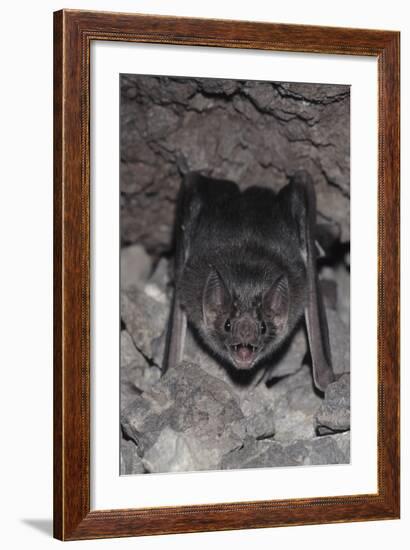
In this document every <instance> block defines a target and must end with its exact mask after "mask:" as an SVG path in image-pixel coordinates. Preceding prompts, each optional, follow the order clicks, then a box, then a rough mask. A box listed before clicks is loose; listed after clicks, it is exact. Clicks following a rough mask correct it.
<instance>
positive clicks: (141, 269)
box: [121, 244, 152, 290]
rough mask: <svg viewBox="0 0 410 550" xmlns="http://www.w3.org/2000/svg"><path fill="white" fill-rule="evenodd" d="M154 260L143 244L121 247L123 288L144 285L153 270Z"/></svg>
mask: <svg viewBox="0 0 410 550" xmlns="http://www.w3.org/2000/svg"><path fill="white" fill-rule="evenodd" d="M151 268H152V260H151V258H150V256H148V254H147V253H146V251H145V249H144V247H143V246H141V245H139V244H134V245H132V246H127V247H125V248H122V249H121V290H128V289H130V288H132V287H135V286H139V285H143V284H144V283H145V282H146V280H147V279H148V276H149V274H150V272H151Z"/></svg>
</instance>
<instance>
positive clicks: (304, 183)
mask: <svg viewBox="0 0 410 550" xmlns="http://www.w3.org/2000/svg"><path fill="white" fill-rule="evenodd" d="M289 194H290V195H289V200H290V208H291V213H292V218H293V220H294V222H295V223H296V226H297V228H298V235H299V241H300V247H301V252H302V257H303V260H304V262H305V266H306V272H307V286H308V296H307V306H306V309H305V320H306V327H307V333H308V339H309V347H310V354H311V357H312V367H313V378H314V382H315V385H316V387H317V388H318V389H320V390H322V391H324V390H325V389H326V387H327V386H328V384H330V382H333V381H334V374H333V370H332V360H331V352H330V344H329V330H328V325H327V319H326V311H325V308H324V305H323V299H322V293H321V290H320V287H319V279H318V275H317V270H316V245H315V238H314V235H315V225H316V195H315V191H314V187H313V181H312V178H311V176H310V175H309V174H308V173H307V172H305V171H300V172H297V173H296V174H295V175H294V176H293V177H292V178H291V181H290V184H289Z"/></svg>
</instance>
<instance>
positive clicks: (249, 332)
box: [235, 317, 257, 342]
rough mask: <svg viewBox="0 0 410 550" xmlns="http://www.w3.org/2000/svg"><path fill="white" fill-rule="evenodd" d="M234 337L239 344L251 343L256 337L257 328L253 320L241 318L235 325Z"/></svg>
mask: <svg viewBox="0 0 410 550" xmlns="http://www.w3.org/2000/svg"><path fill="white" fill-rule="evenodd" d="M235 328H236V331H235V332H236V336H237V337H238V338H239V340H240V341H241V342H253V341H254V339H255V337H256V336H257V326H256V323H255V321H254V320H253V319H250V318H249V317H242V318H241V319H238V321H237V323H236V327H235Z"/></svg>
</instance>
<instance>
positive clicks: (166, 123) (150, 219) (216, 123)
mask: <svg viewBox="0 0 410 550" xmlns="http://www.w3.org/2000/svg"><path fill="white" fill-rule="evenodd" d="M349 109H350V101H349V88H348V87H347V86H334V85H328V84H309V85H307V84H298V83H278V82H257V81H238V80H228V79H204V78H170V77H164V76H158V77H155V76H142V75H123V76H122V77H121V111H120V118H121V136H120V137H121V193H122V202H121V235H122V240H123V242H127V243H132V242H138V243H139V244H142V245H143V246H144V247H145V248H146V250H148V251H149V252H152V253H154V254H155V255H156V256H158V255H160V254H161V253H163V252H167V251H169V250H170V249H171V246H172V226H173V222H174V213H175V204H176V197H177V193H178V189H179V187H180V184H181V180H182V177H183V175H184V174H185V173H186V172H187V171H188V170H201V171H202V172H203V173H204V174H207V175H211V176H215V177H223V178H226V179H233V180H235V181H237V182H238V183H239V184H240V186H241V187H242V188H245V187H247V186H249V185H265V186H269V187H271V188H273V189H275V190H278V189H279V188H280V187H281V186H283V185H284V184H285V183H286V181H287V177H288V175H290V174H291V173H292V172H294V171H295V170H297V169H300V168H305V169H307V170H309V171H310V172H311V173H312V176H313V178H314V180H315V183H316V189H317V199H318V201H317V202H318V209H319V213H320V214H323V217H324V219H326V220H328V219H329V218H332V220H333V222H334V223H336V224H337V226H338V228H339V229H340V238H341V240H342V242H346V241H348V240H349V238H350V237H349V235H350V224H349V209H350V198H349V193H350V170H349V142H350V140H349V131H350V122H349V120H350V118H349V114H350V113H349ZM272 144H274V147H272ZM159 220H160V223H159Z"/></svg>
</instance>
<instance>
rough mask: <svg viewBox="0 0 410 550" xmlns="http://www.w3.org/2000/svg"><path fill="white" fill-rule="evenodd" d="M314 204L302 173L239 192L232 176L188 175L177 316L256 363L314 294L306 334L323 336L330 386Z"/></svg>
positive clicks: (246, 364)
mask: <svg viewBox="0 0 410 550" xmlns="http://www.w3.org/2000/svg"><path fill="white" fill-rule="evenodd" d="M314 208H315V205H314V191H313V185H311V183H310V178H309V177H308V176H307V175H305V174H304V173H303V174H299V175H298V176H297V177H296V183H294V184H293V185H291V184H290V185H287V186H285V187H284V188H283V189H282V190H281V191H280V192H279V193H278V194H275V193H274V192H273V191H271V190H269V189H264V188H260V187H250V188H248V189H246V190H245V191H242V192H241V191H240V190H239V188H238V186H237V185H236V184H235V183H233V182H229V181H225V180H215V179H211V178H207V177H204V176H200V175H198V174H190V175H188V176H187V178H186V180H185V182H184V185H183V189H182V191H181V200H180V207H179V212H178V221H177V232H176V239H177V254H176V270H175V274H176V295H175V300H174V308H177V310H178V311H174V321H175V319H177V320H178V316H179V315H186V317H187V319H188V322H189V323H190V324H191V326H192V327H193V328H194V329H195V331H196V332H197V334H198V335H199V336H200V338H201V340H202V342H203V343H204V344H205V346H206V347H208V349H210V350H211V351H212V352H213V354H215V355H217V356H219V357H220V358H221V359H222V360H223V361H224V362H228V363H229V364H231V365H232V366H233V367H234V368H237V369H242V370H249V369H251V368H252V367H254V366H255V365H257V364H260V363H261V362H262V361H264V360H265V359H267V358H268V357H269V356H270V355H272V354H273V353H274V352H275V351H276V350H277V349H278V348H279V347H280V346H281V345H282V344H283V343H284V342H285V340H286V339H287V338H288V337H289V335H290V334H291V333H292V331H293V330H294V328H295V326H296V324H297V323H298V322H299V321H300V319H301V318H302V316H303V315H304V314H305V315H307V313H306V312H308V311H311V310H312V303H313V304H314V305H315V304H316V306H317V305H318V304H319V315H318V317H319V324H320V326H319V328H317V326H316V325H317V324H318V323H316V324H315V323H314V321H315V317H313V321H310V324H311V325H312V327H313V328H312V327H311V329H310V331H309V326H308V333H310V340H312V334H313V339H315V338H317V334H319V336H320V338H322V339H323V341H324V343H323V342H320V343H319V344H320V346H322V348H323V349H325V355H326V353H327V356H328V361H327V363H328V364H327V365H323V364H321V365H320V368H319V371H320V376H319V377H318V378H320V379H321V381H320V382H319V383H317V384H316V385H318V386H319V387H320V388H321V389H323V387H324V386H326V385H327V383H328V382H329V381H331V380H332V379H333V374H332V371H331V366H330V354H329V353H328V351H329V344H328V335H327V323H326V317H325V314H324V309H323V306H322V305H321V296H320V295H318V296H317V295H316V293H319V292H320V291H319V290H318V284H317V275H316V268H315V258H313V262H312V261H309V258H308V255H309V254H310V255H314V253H315V252H314V251H312V247H310V248H309V242H310V241H309V231H310V230H311V229H312V228H311V227H310V225H312V224H313V223H314V214H315V212H314V211H313V212H312V210H314ZM309 209H310V210H309ZM309 224H310V225H309ZM309 251H310V252H309ZM312 266H314V267H312ZM309 270H311V271H314V273H311V274H310V276H309ZM312 281H313V282H312ZM316 306H315V307H316ZM309 308H310V309H309ZM315 312H316V310H315V309H314V313H315ZM309 319H312V317H309V316H308V318H307V322H308V321H309ZM172 322H173V321H172ZM176 324H178V322H176ZM179 325H181V323H179ZM308 325H309V322H308ZM171 332H172V331H171ZM177 332H178V331H177ZM315 335H316V336H315ZM172 338H181V335H180V334H174V335H172V333H171V339H172ZM174 344H175V342H174ZM311 348H312V342H311ZM323 349H322V351H323ZM179 351H180V350H179ZM322 355H323V354H322ZM312 356H313V354H312ZM175 359H176V355H175V354H174V360H175ZM322 363H323V361H322ZM323 372H324V373H325V376H324V378H323V376H321V375H323Z"/></svg>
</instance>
